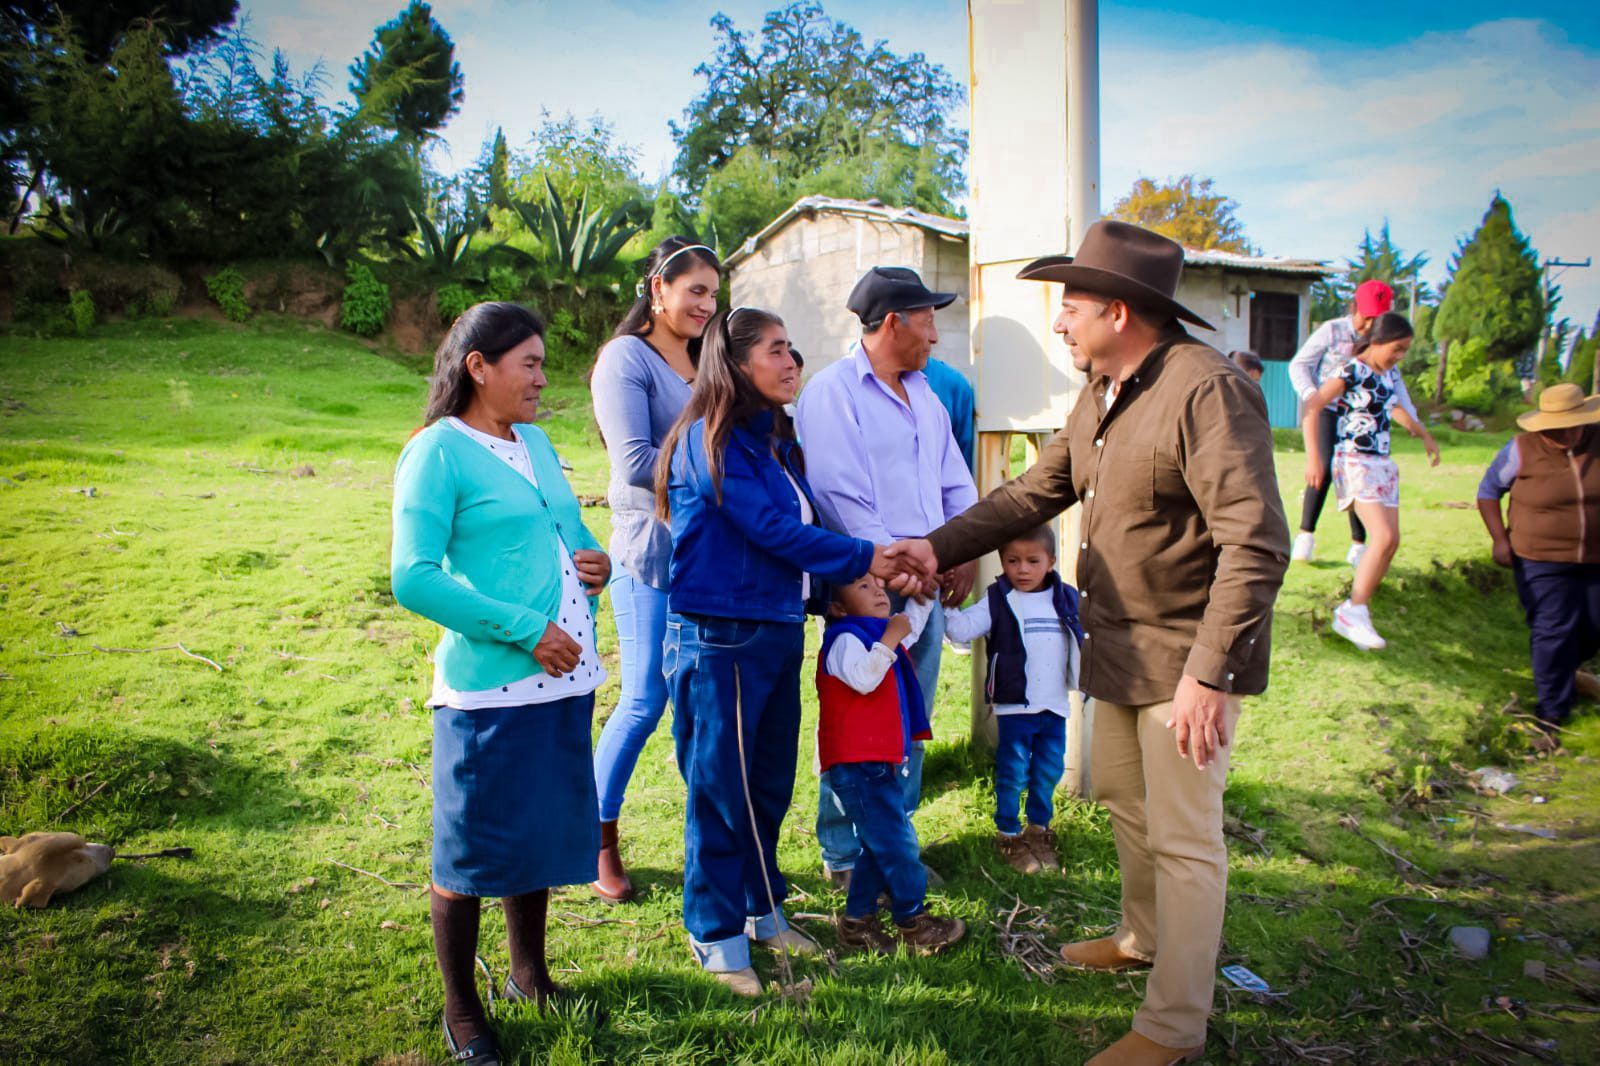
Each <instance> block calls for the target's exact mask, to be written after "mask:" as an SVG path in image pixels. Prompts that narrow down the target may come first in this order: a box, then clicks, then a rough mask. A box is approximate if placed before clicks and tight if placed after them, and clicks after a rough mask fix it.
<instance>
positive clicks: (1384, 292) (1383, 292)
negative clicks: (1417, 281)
mask: <svg viewBox="0 0 1600 1066" xmlns="http://www.w3.org/2000/svg"><path fill="white" fill-rule="evenodd" d="M1393 309H1394V290H1393V289H1391V288H1389V286H1388V285H1386V284H1385V283H1383V282H1381V281H1379V280H1378V279H1377V278H1373V279H1372V280H1371V281H1363V282H1362V283H1361V284H1360V285H1357V286H1356V314H1358V315H1361V316H1363V317H1365V318H1377V317H1378V316H1379V315H1381V314H1383V313H1384V312H1385V311H1390V310H1393Z"/></svg>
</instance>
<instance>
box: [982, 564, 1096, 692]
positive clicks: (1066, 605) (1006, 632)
mask: <svg viewBox="0 0 1600 1066" xmlns="http://www.w3.org/2000/svg"><path fill="white" fill-rule="evenodd" d="M1044 588H1046V589H1049V590H1050V591H1051V593H1052V594H1053V595H1052V596H1051V600H1052V601H1053V602H1054V604H1055V608H1056V616H1057V617H1059V618H1060V619H1061V620H1062V621H1063V622H1065V623H1066V624H1067V629H1069V630H1070V631H1071V632H1072V637H1073V639H1074V640H1076V641H1077V642H1078V646H1079V647H1080V648H1081V647H1082V646H1083V626H1082V625H1080V624H1079V623H1078V590H1077V589H1075V588H1073V587H1072V586H1071V585H1068V584H1067V583H1066V582H1065V581H1062V580H1061V575H1060V574H1058V573H1056V572H1055V571H1054V570H1052V571H1051V572H1050V576H1049V577H1047V578H1046V579H1045V583H1044ZM1010 591H1011V582H1009V581H1007V580H1006V579H1005V578H1004V577H1001V578H1000V580H998V581H996V582H995V583H994V584H992V585H990V586H989V591H988V593H987V595H988V598H989V644H988V651H989V680H988V682H987V683H986V688H987V691H988V694H989V702H990V703H1011V704H1023V705H1026V704H1027V702H1028V650H1027V647H1026V646H1025V645H1024V644H1023V643H1022V626H1021V624H1020V623H1018V621H1017V615H1016V612H1015V611H1013V610H1012V609H1011V605H1010V604H1009V603H1007V602H1006V595H1007V594H1008V593H1009V592H1010ZM1039 591H1041V592H1042V591H1044V590H1043V589H1040V590H1039Z"/></svg>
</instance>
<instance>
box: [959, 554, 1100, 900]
mask: <svg viewBox="0 0 1600 1066" xmlns="http://www.w3.org/2000/svg"><path fill="white" fill-rule="evenodd" d="M1000 569H1001V575H1002V576H1001V577H1000V580H998V581H996V582H995V583H994V584H992V585H990V586H989V591H988V592H987V593H986V594H985V595H984V597H983V599H981V600H979V601H978V602H977V603H975V604H973V605H972V606H971V607H968V608H967V609H966V610H964V611H958V610H952V609H949V608H946V609H945V613H944V619H945V632H946V633H949V634H950V635H951V639H952V640H974V639H976V638H978V637H985V636H986V637H988V638H989V646H988V653H989V680H988V695H989V702H990V703H991V704H992V705H993V707H994V713H995V715H996V716H997V719H998V721H997V723H996V724H997V726H998V730H999V743H998V744H997V745H996V747H995V755H994V763H995V766H994V777H995V781H994V799H995V812H994V824H995V829H996V830H997V832H996V834H995V846H996V847H997V848H998V849H999V850H1000V854H1001V856H1003V857H1004V858H1005V860H1006V862H1008V863H1010V864H1011V866H1012V868H1013V869H1015V870H1017V871H1019V872H1021V873H1025V874H1031V873H1038V872H1039V871H1040V870H1054V869H1057V868H1059V867H1060V865H1061V862H1060V859H1059V858H1058V857H1057V856H1056V844H1055V840H1056V838H1055V834H1054V833H1053V832H1051V830H1050V819H1051V818H1052V817H1053V816H1054V815H1055V790H1056V785H1058V784H1059V783H1060V782H1061V775H1062V774H1063V773H1064V772H1065V770H1066V755H1067V716H1068V715H1069V714H1070V713H1071V704H1070V702H1069V701H1070V699H1071V695H1072V691H1073V690H1074V689H1076V688H1077V687H1078V664H1079V662H1080V646H1081V644H1082V642H1083V629H1082V627H1081V626H1080V625H1079V624H1078V593H1077V590H1076V589H1074V588H1073V587H1072V586H1071V585H1068V584H1067V583H1066V582H1064V581H1062V580H1061V575H1059V574H1057V573H1056V537H1055V533H1054V532H1052V531H1051V529H1050V527H1049V526H1040V527H1039V528H1037V529H1035V530H1032V531H1030V532H1028V533H1024V534H1023V535H1022V536H1020V537H1017V538H1016V539H1015V540H1012V541H1010V542H1008V543H1007V544H1006V545H1005V546H1003V547H1002V548H1001V549H1000ZM1024 788H1026V789H1027V790H1028V805H1027V814H1028V824H1027V826H1026V827H1024V826H1023V824H1022V822H1021V821H1020V820H1019V819H1018V818H1017V807H1018V805H1019V804H1020V803H1021V802H1022V790H1023V789H1024Z"/></svg>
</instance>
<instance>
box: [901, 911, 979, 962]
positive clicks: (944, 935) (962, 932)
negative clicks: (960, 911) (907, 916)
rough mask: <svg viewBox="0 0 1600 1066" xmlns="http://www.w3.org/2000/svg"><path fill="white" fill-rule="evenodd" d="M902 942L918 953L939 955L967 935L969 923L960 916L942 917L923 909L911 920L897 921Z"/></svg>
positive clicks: (907, 948)
mask: <svg viewBox="0 0 1600 1066" xmlns="http://www.w3.org/2000/svg"><path fill="white" fill-rule="evenodd" d="M894 924H895V928H896V929H897V930H899V932H900V943H902V944H904V945H905V947H906V950H907V951H914V952H916V953H917V954H918V955H937V954H938V953H939V952H941V951H943V950H944V949H945V948H947V947H949V946H950V945H951V944H954V943H955V942H956V941H957V940H960V939H961V938H962V937H964V936H966V935H967V923H966V922H964V921H962V920H961V919H960V918H940V917H938V916H937V915H934V914H929V913H928V912H927V911H923V912H922V913H921V914H919V915H917V916H915V917H914V918H912V919H911V920H910V921H909V922H896V923H894Z"/></svg>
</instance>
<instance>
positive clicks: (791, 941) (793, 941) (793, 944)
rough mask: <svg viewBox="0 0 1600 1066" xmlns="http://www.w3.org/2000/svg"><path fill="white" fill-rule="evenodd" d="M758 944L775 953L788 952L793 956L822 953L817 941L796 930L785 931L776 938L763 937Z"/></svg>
mask: <svg viewBox="0 0 1600 1066" xmlns="http://www.w3.org/2000/svg"><path fill="white" fill-rule="evenodd" d="M756 943H757V944H760V945H761V946H762V947H765V948H771V949H772V950H773V951H788V952H789V954H791V955H817V954H820V953H821V952H822V948H821V946H820V945H818V943H817V942H816V941H815V940H812V939H811V938H810V937H808V936H806V935H805V934H804V933H802V932H800V930H798V929H794V928H789V929H785V930H784V931H783V932H781V933H779V934H777V935H776V936H769V937H763V938H762V939H760V940H757V941H756Z"/></svg>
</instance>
